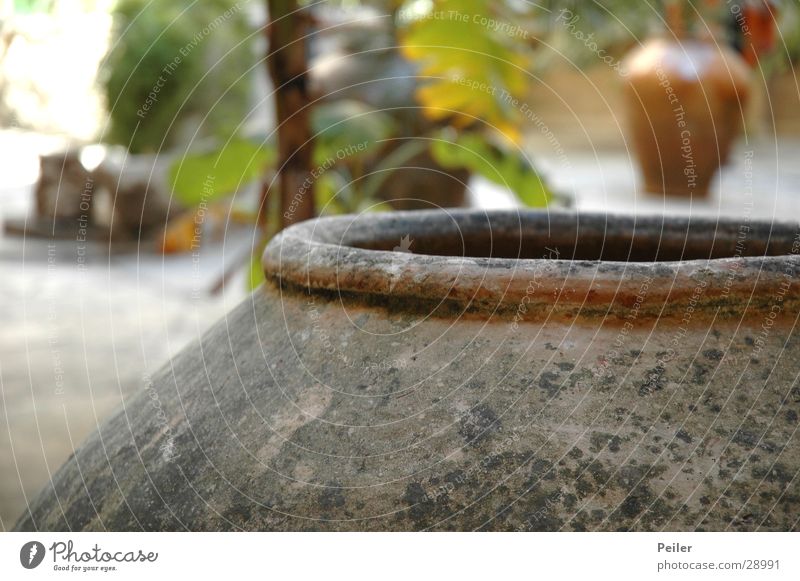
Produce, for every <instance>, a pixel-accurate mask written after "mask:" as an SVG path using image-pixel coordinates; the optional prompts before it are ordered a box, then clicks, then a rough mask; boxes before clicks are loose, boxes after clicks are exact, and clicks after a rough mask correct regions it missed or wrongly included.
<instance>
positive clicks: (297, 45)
mask: <svg viewBox="0 0 800 581" xmlns="http://www.w3.org/2000/svg"><path fill="white" fill-rule="evenodd" d="M267 9H268V10H269V19H270V22H269V24H268V25H267V38H268V39H269V53H268V54H267V67H268V69H269V73H270V77H271V78H272V83H273V85H274V87H275V105H276V113H277V115H276V116H277V123H278V178H277V179H278V184H279V186H278V187H279V191H280V200H281V203H280V207H281V220H280V222H281V225H282V227H283V228H285V227H287V226H290V225H291V224H294V223H296V222H301V221H303V220H308V219H310V218H313V217H314V215H315V211H314V194H313V183H311V184H310V185H309V182H307V180H309V179H310V176H311V169H312V151H313V144H312V141H311V135H312V134H311V122H310V114H311V109H310V103H311V94H310V87H309V82H308V68H307V63H306V42H307V40H306V38H305V37H306V29H307V27H308V23H309V18H308V15H307V14H306V13H303V12H302V11H300V10H299V7H298V4H297V0H267ZM304 184H305V186H304ZM264 201H265V200H262V202H264ZM262 211H266V205H265V204H264V205H262Z"/></svg>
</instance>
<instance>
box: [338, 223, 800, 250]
mask: <svg viewBox="0 0 800 581" xmlns="http://www.w3.org/2000/svg"><path fill="white" fill-rule="evenodd" d="M468 218H469V219H462V216H459V215H455V216H453V215H447V217H446V218H444V217H440V218H436V219H432V220H423V221H415V220H401V221H400V223H399V224H398V223H397V222H396V221H394V222H392V223H391V224H387V228H385V229H381V233H380V234H379V235H377V236H372V237H370V238H364V237H361V236H358V235H355V236H353V238H352V239H350V240H349V239H348V237H347V236H345V240H344V243H345V244H346V245H349V246H355V247H357V248H363V249H368V250H385V251H392V250H398V249H405V248H404V245H403V243H402V239H403V238H405V237H406V236H408V241H407V242H406V244H405V247H407V249H408V251H410V252H412V253H414V254H424V255H438V256H458V257H461V256H463V257H491V258H511V259H515V258H516V259H551V260H552V259H559V260H587V261H614V262H662V261H678V260H708V259H717V258H732V257H751V256H781V255H788V254H791V253H792V245H793V243H794V240H795V236H796V235H797V229H796V228H795V227H793V226H790V225H787V224H771V223H757V222H735V221H709V220H691V221H689V220H688V219H680V218H678V219H672V218H666V219H662V218H658V219H655V218H646V219H636V220H634V219H632V218H623V217H619V218H618V217H612V216H598V215H588V216H578V215H576V214H550V215H547V214H542V213H536V214H534V215H526V214H525V213H520V214H517V213H515V212H508V213H501V214H495V215H487V216H485V219H484V220H481V219H477V220H476V219H475V215H474V214H473V215H471V216H469V217H468ZM373 232H374V230H373Z"/></svg>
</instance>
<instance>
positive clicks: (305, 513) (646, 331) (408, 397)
mask: <svg viewBox="0 0 800 581" xmlns="http://www.w3.org/2000/svg"><path fill="white" fill-rule="evenodd" d="M798 249H800V237H799V236H798V229H797V227H796V226H794V225H775V224H762V223H749V224H748V223H743V224H740V223H736V222H726V221H707V220H696V219H692V220H691V221H689V220H687V219H679V218H668V219H661V218H657V219H656V218H635V219H634V218H632V217H618V216H608V217H607V216H600V215H585V214H584V215H575V214H565V213H564V214H562V213H542V212H521V213H517V212H513V211H502V212H490V213H484V212H480V211H450V212H444V211H441V212H418V213H402V212H398V213H391V214H383V215H375V214H373V215H364V216H359V217H357V218H355V217H340V218H328V219H321V220H316V221H312V222H306V223H303V224H300V225H297V226H294V227H292V228H290V229H288V230H286V231H284V232H283V233H282V234H281V235H280V236H278V237H277V238H275V239H274V240H273V241H272V242H271V243H270V245H269V246H268V248H267V250H266V252H265V254H264V259H263V264H264V269H265V271H266V274H267V282H266V283H265V284H264V285H263V286H262V287H261V288H259V289H258V290H256V291H255V292H254V293H253V295H252V296H251V297H250V298H249V299H248V300H247V301H245V302H244V303H243V304H242V305H240V306H239V307H238V308H237V309H235V310H234V311H233V312H231V313H230V314H229V315H228V316H227V317H226V318H225V319H224V320H223V321H221V322H219V323H218V324H217V325H216V326H215V327H213V328H212V329H211V330H210V331H209V332H208V333H206V334H205V335H204V336H203V337H202V339H201V340H200V341H199V343H197V344H195V345H192V346H190V347H189V348H187V349H186V350H185V351H183V352H182V353H181V354H180V355H178V356H177V357H175V358H174V359H173V360H172V361H171V362H170V364H169V365H167V366H166V367H165V368H164V369H163V371H162V372H161V373H160V374H158V375H157V376H156V377H154V378H153V385H152V386H147V388H146V389H143V390H142V392H141V393H139V394H137V395H136V397H134V398H132V399H130V400H128V401H126V402H125V406H124V410H123V411H121V412H119V413H118V414H117V415H116V416H114V417H113V418H112V419H111V420H109V421H108V422H107V423H106V424H105V425H104V427H103V428H102V429H101V430H100V431H98V432H97V433H95V434H94V435H93V436H91V437H90V438H89V440H88V441H87V442H85V443H84V444H83V446H82V447H81V448H80V449H79V450H78V451H77V452H76V453H75V455H74V456H73V457H72V458H70V460H69V461H68V462H67V463H66V464H65V465H64V466H63V467H62V468H61V469H60V471H59V472H58V473H57V474H56V475H55V476H54V478H53V482H52V483H51V485H49V486H48V487H47V488H46V489H45V490H44V491H43V492H42V494H41V495H40V496H39V497H38V498H37V499H36V500H35V501H34V502H33V503H32V505H31V507H30V510H29V511H28V512H26V513H25V514H24V515H23V516H22V518H21V520H20V521H19V522H18V524H17V527H18V528H19V529H24V530H32V529H40V530H63V529H68V528H69V529H71V530H97V529H111V530H129V529H130V530H139V529H146V530H184V529H190V530H219V529H223V530H228V529H248V530H421V529H431V530H445V529H446V530H471V529H482V530H663V529H666V530H696V529H700V530H792V529H797V528H798V527H799V526H800V525H798V520H799V519H800V486H798V482H799V479H800V476H798V469H800V446H798V433H797V427H798V413H800V388H799V387H798V384H797V378H798V373H799V372H800V356H799V355H800V342H798V337H797V333H795V332H794V328H795V324H796V321H797V316H798V312H799V311H798V298H799V297H800V293H799V292H798V279H797V276H798V271H799V270H800V269H799V268H798V259H797V257H796V256H795V254H796V253H797V251H798Z"/></svg>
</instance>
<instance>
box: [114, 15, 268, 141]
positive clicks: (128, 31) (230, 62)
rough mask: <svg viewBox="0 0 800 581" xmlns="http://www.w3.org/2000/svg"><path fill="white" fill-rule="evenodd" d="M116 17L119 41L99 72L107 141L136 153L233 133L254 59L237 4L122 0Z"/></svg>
mask: <svg viewBox="0 0 800 581" xmlns="http://www.w3.org/2000/svg"><path fill="white" fill-rule="evenodd" d="M114 18H115V30H116V33H115V37H116V42H115V43H113V44H112V48H111V50H110V52H109V54H108V58H107V60H106V62H105V66H104V67H103V70H102V71H101V79H102V84H103V90H104V93H105V97H106V101H107V105H108V108H109V111H110V116H111V126H110V129H109V131H108V132H107V134H106V135H105V136H104V140H105V141H108V142H111V143H118V144H121V145H125V146H126V147H128V149H129V150H130V151H131V152H134V153H139V152H152V151H158V150H161V149H162V148H169V147H171V146H175V145H177V144H178V143H180V142H181V141H188V140H189V139H190V138H194V137H195V136H194V133H195V131H198V136H217V137H222V138H223V139H225V138H227V137H229V136H230V135H232V134H233V132H234V131H235V129H236V127H237V126H238V124H239V122H240V121H241V120H242V119H244V118H245V117H246V115H247V112H248V102H247V101H248V95H249V92H250V88H251V85H250V84H249V76H247V75H246V72H247V71H248V69H249V68H250V67H251V66H252V65H253V64H254V63H255V62H256V60H257V59H256V56H255V54H254V52H253V49H252V46H251V43H250V41H249V38H250V37H251V34H252V32H253V31H252V29H251V27H250V25H249V24H248V23H247V19H246V16H245V14H244V13H243V11H242V10H241V9H240V7H239V5H238V4H235V3H234V2H233V1H232V0H203V1H202V2H194V3H192V4H190V5H188V6H186V5H185V4H184V3H169V2H158V3H155V2H151V1H150V0H120V1H119V3H118V4H117V6H116V8H115V9H114ZM156 88H158V92H157V95H156V99H155V100H152V98H151V97H152V93H153V92H154V91H155V90H156ZM145 107H148V109H147V110H144V108H145ZM198 128H199V129H198Z"/></svg>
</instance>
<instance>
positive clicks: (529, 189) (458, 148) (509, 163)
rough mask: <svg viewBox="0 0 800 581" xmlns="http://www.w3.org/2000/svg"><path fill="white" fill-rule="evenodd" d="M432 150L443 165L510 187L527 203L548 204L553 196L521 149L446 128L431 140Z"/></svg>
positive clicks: (532, 205)
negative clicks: (512, 150)
mask: <svg viewBox="0 0 800 581" xmlns="http://www.w3.org/2000/svg"><path fill="white" fill-rule="evenodd" d="M431 153H432V154H433V157H434V159H436V161H437V162H439V163H440V164H441V165H442V167H445V168H448V169H454V168H462V167H464V168H467V169H468V170H470V171H471V172H472V173H475V174H478V175H481V176H483V177H485V178H486V179H488V180H490V181H492V182H494V183H496V184H498V185H500V186H504V187H506V188H508V189H510V190H511V191H512V192H514V193H515V194H516V195H517V197H518V198H519V200H520V202H522V203H523V204H524V205H526V206H529V207H534V208H535V207H541V206H546V205H547V203H548V202H549V201H550V200H551V198H552V197H553V195H552V192H551V191H550V190H549V188H548V187H547V186H546V185H545V183H544V181H542V178H541V177H540V176H539V174H538V173H537V172H535V171H533V170H532V167H531V163H530V161H529V160H528V159H527V158H526V157H525V156H524V155H523V154H522V152H519V151H518V152H517V153H516V155H515V154H513V153H510V152H509V151H508V150H507V149H506V148H503V147H498V146H496V145H493V144H492V143H491V142H489V141H488V140H486V139H484V138H483V137H482V136H480V135H477V134H475V133H469V132H467V133H462V134H452V133H451V132H445V133H444V134H443V135H441V137H440V138H439V139H436V140H434V141H433V142H432V145H431Z"/></svg>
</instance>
